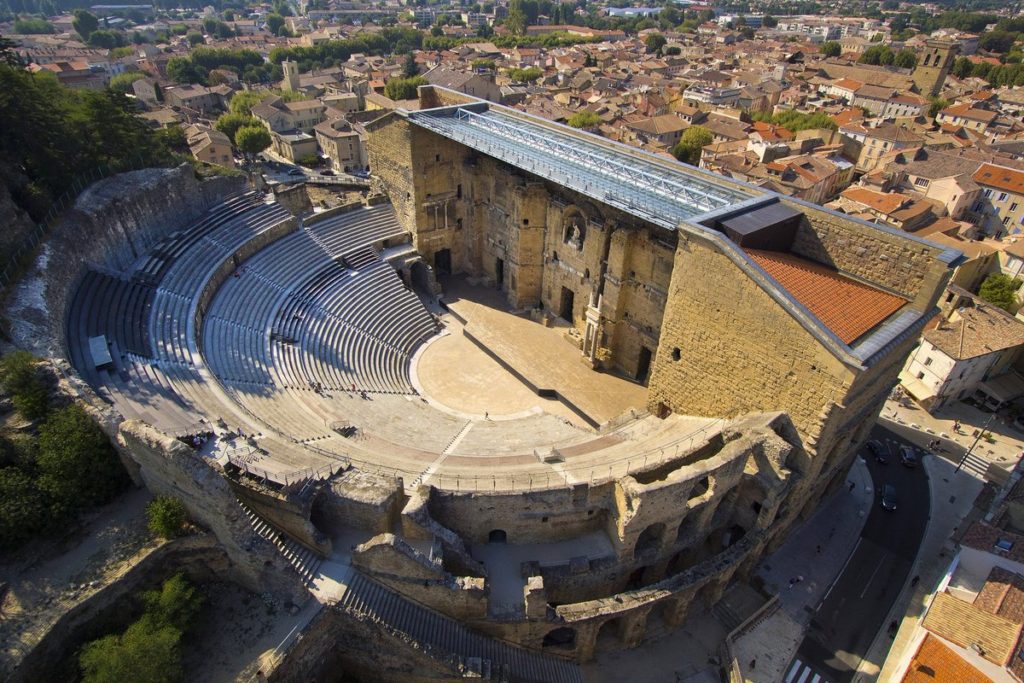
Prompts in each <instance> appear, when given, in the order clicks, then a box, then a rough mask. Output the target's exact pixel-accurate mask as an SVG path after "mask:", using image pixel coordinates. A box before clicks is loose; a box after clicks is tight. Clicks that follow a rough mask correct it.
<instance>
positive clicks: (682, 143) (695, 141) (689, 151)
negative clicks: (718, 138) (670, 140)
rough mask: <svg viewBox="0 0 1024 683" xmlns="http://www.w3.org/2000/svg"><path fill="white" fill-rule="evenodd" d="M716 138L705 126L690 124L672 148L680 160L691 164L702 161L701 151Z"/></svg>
mask: <svg viewBox="0 0 1024 683" xmlns="http://www.w3.org/2000/svg"><path fill="white" fill-rule="evenodd" d="M713 140H714V136H713V135H712V134H711V131H710V130H708V129H707V128H705V127H704V126H690V127H689V128H687V129H686V130H684V131H683V135H682V137H680V138H679V142H678V143H676V146H675V147H673V148H672V155H673V156H674V157H675V158H676V159H679V160H680V161H683V162H686V163H688V164H690V165H691V166H696V165H697V164H699V163H700V153H701V149H702V148H703V147H704V145H710V144H711V142H712V141H713Z"/></svg>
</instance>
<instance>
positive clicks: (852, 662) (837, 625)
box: [783, 427, 931, 683]
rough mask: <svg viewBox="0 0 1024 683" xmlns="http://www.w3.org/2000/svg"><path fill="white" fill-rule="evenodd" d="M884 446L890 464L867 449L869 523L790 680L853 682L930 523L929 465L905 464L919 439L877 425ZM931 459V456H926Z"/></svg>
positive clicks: (816, 618) (794, 664)
mask: <svg viewBox="0 0 1024 683" xmlns="http://www.w3.org/2000/svg"><path fill="white" fill-rule="evenodd" d="M871 438H872V439H873V440H877V441H879V442H881V443H882V444H884V446H885V450H886V451H887V452H888V457H887V460H888V462H887V463H885V464H883V463H880V462H878V461H876V459H875V458H874V456H873V455H872V454H871V452H870V451H868V450H867V449H866V448H865V449H864V450H863V452H862V455H863V457H864V460H865V461H866V462H867V465H868V470H869V472H870V473H871V479H872V482H873V487H874V502H873V504H872V506H871V511H870V513H869V514H868V519H867V522H866V523H865V524H864V528H863V530H862V532H861V536H860V539H859V540H858V541H857V544H856V546H855V547H854V550H853V552H852V553H851V554H850V557H849V559H848V560H847V562H846V566H845V567H844V568H843V571H842V573H841V574H840V576H839V578H838V579H836V581H835V583H834V584H833V585H832V586H831V587H830V588H829V590H828V592H827V593H826V594H825V597H824V598H823V599H822V601H821V603H820V604H819V605H818V607H817V609H816V610H815V614H814V616H813V617H812V619H811V622H810V626H809V628H808V630H807V634H806V636H805V638H804V640H803V642H802V643H801V644H800V646H799V648H798V649H797V654H796V656H795V657H794V658H793V661H792V662H791V663H790V666H789V667H788V668H787V670H786V676H785V677H784V678H783V680H784V681H785V683H795V682H796V681H801V682H803V683H811V682H812V681H813V683H849V681H851V680H852V679H853V676H854V675H855V673H856V671H857V667H858V665H859V664H860V661H861V660H862V659H863V658H864V656H865V655H866V654H867V652H868V649H869V648H870V647H871V643H872V641H873V640H874V638H875V635H876V634H877V633H878V631H879V630H880V629H883V628H885V627H886V625H885V624H884V623H883V622H884V621H885V619H886V615H887V614H888V613H889V609H890V608H891V606H892V604H893V603H894V602H895V601H896V599H897V597H898V596H899V594H900V592H901V591H902V589H903V586H904V583H905V582H906V580H907V578H908V574H909V573H910V570H911V567H912V566H913V562H914V558H915V556H916V555H917V552H918V549H919V547H920V544H921V539H922V538H923V537H924V532H925V528H926V527H927V524H928V516H929V509H930V505H931V501H930V500H929V493H928V479H927V475H926V474H925V470H924V468H923V467H921V466H920V465H918V467H916V468H908V467H904V466H903V465H901V464H900V458H899V446H900V445H901V444H906V445H909V446H911V447H913V444H912V443H911V442H909V441H908V440H906V439H905V438H903V437H902V436H901V435H900V434H898V433H896V432H895V431H893V430H890V429H887V428H884V427H876V428H875V429H874V430H873V431H872V433H871ZM926 457H930V456H926ZM885 484H891V485H893V486H895V487H896V492H897V506H896V510H895V511H888V510H883V509H882V506H881V494H882V489H883V487H884V486H885Z"/></svg>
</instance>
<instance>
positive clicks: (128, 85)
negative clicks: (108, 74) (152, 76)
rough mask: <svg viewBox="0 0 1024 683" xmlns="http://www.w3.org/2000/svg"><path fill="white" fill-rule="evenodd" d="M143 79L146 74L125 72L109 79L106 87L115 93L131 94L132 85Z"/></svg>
mask: <svg viewBox="0 0 1024 683" xmlns="http://www.w3.org/2000/svg"><path fill="white" fill-rule="evenodd" d="M145 77H146V74H144V73H142V72H141V71H125V72H124V73H123V74H117V75H116V76H114V77H113V78H111V79H110V83H107V87H108V88H110V89H111V90H116V91H117V92H123V93H129V92H132V83H134V82H135V81H138V80H141V79H143V78H145Z"/></svg>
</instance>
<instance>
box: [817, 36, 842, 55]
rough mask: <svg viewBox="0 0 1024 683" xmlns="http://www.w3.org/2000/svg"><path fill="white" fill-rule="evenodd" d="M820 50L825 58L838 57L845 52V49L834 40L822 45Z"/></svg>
mask: <svg viewBox="0 0 1024 683" xmlns="http://www.w3.org/2000/svg"><path fill="white" fill-rule="evenodd" d="M820 49H821V54H822V55H824V56H825V57H838V56H839V55H841V54H842V52H843V47H842V46H841V45H840V44H839V43H837V42H836V41H834V40H829V41H827V42H824V43H822V44H821V48H820Z"/></svg>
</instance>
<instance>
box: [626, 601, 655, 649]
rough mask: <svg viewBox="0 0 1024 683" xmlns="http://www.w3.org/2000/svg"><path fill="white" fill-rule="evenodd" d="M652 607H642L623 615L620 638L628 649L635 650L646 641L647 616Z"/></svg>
mask: <svg viewBox="0 0 1024 683" xmlns="http://www.w3.org/2000/svg"><path fill="white" fill-rule="evenodd" d="M650 611H651V608H650V607H641V608H638V609H635V610H633V611H632V612H627V613H626V614H624V615H622V623H621V626H620V629H619V638H620V639H621V640H622V644H623V645H625V646H626V647H629V648H633V647H636V646H637V645H639V644H640V643H642V642H643V640H644V635H645V634H646V633H647V615H648V614H649V613H650Z"/></svg>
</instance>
